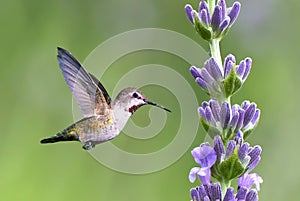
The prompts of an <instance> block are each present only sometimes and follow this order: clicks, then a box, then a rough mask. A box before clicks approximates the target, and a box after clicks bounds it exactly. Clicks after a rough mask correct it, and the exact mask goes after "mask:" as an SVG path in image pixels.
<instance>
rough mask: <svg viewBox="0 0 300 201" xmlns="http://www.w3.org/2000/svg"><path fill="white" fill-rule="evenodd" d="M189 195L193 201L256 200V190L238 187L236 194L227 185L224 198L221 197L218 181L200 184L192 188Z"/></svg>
mask: <svg viewBox="0 0 300 201" xmlns="http://www.w3.org/2000/svg"><path fill="white" fill-rule="evenodd" d="M190 195H191V198H192V200H193V201H217V200H218V201H241V200H245V201H257V200H258V196H257V191H256V190H254V189H251V190H249V189H248V188H245V187H241V188H239V190H238V192H237V193H236V195H235V194H234V189H233V188H232V187H229V188H227V189H226V193H225V195H224V198H223V199H222V191H221V186H220V184H219V183H211V184H208V185H201V186H198V187H196V188H192V189H191V191H190Z"/></svg>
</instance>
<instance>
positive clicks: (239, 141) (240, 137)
mask: <svg viewBox="0 0 300 201" xmlns="http://www.w3.org/2000/svg"><path fill="white" fill-rule="evenodd" d="M243 140H244V134H243V132H242V131H241V130H238V132H237V133H236V134H235V136H234V141H235V143H236V144H237V145H241V144H242V143H243ZM248 151H249V150H248Z"/></svg>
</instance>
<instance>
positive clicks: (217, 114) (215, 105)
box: [209, 99, 221, 121]
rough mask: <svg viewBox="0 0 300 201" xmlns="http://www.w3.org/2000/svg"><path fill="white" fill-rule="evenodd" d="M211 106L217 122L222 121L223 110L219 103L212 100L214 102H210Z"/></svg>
mask: <svg viewBox="0 0 300 201" xmlns="http://www.w3.org/2000/svg"><path fill="white" fill-rule="evenodd" d="M209 105H210V108H211V111H212V113H213V116H214V117H215V120H216V121H220V111H221V108H220V106H219V103H218V101H216V100H214V99H212V100H210V101H209Z"/></svg>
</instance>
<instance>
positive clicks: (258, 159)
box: [248, 156, 260, 172]
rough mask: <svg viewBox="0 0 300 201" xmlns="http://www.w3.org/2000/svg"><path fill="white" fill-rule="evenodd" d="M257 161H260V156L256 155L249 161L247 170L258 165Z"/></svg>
mask: <svg viewBox="0 0 300 201" xmlns="http://www.w3.org/2000/svg"><path fill="white" fill-rule="evenodd" d="M259 161H260V156H258V157H257V158H256V159H254V161H252V162H251V163H249V165H248V172H250V171H252V170H253V169H254V168H255V167H256V166H257V165H258V163H259Z"/></svg>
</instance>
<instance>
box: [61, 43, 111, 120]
mask: <svg viewBox="0 0 300 201" xmlns="http://www.w3.org/2000/svg"><path fill="white" fill-rule="evenodd" d="M57 50H58V55H57V60H58V63H59V66H60V69H61V70H62V73H63V75H64V78H65V80H66V82H67V84H68V86H69V88H70V90H71V92H72V94H73V96H74V98H75V100H76V101H77V103H78V105H79V107H80V109H81V112H82V114H83V116H84V117H90V116H94V115H104V114H107V112H108V109H110V103H111V98H110V97H109V95H108V93H107V91H106V90H105V88H104V87H103V85H102V84H101V83H100V81H99V80H98V79H97V78H96V77H95V76H93V75H92V74H90V73H88V72H87V71H86V70H85V69H84V68H83V66H82V65H81V64H80V63H79V61H78V60H77V59H76V58H75V57H74V56H73V55H72V54H71V53H70V52H68V51H67V50H64V49H62V48H60V47H58V48H57Z"/></svg>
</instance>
